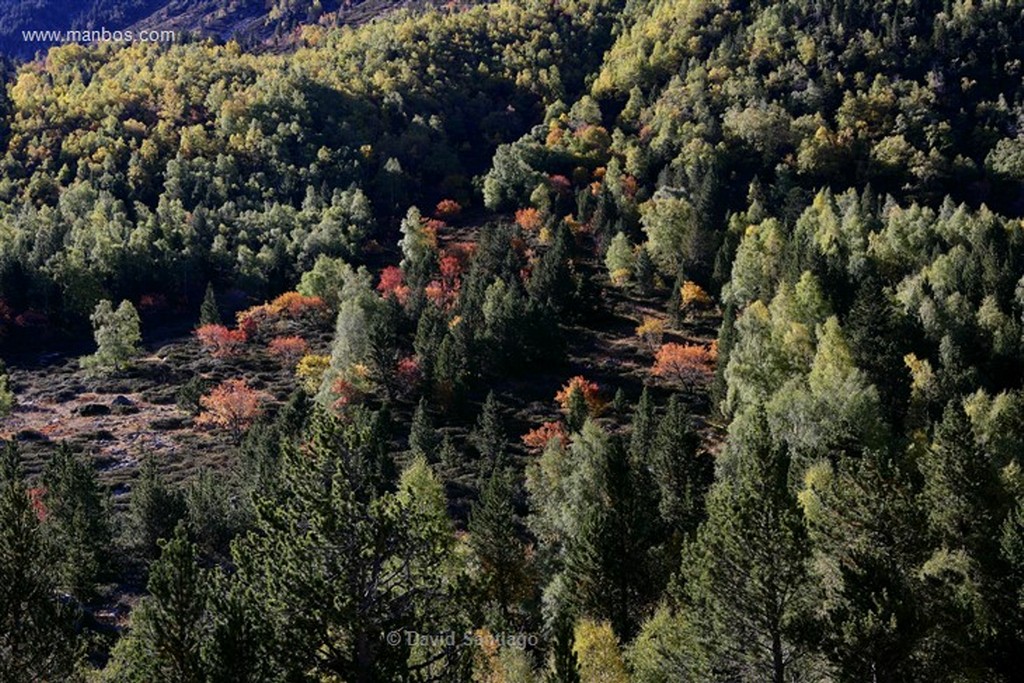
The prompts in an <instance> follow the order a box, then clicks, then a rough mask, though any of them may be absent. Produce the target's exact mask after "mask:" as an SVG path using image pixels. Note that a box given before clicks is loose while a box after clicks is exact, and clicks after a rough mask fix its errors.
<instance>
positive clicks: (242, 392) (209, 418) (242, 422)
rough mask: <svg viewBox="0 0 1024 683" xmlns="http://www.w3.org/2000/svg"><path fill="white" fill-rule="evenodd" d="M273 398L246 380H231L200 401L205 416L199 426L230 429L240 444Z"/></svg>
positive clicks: (198, 421) (201, 415)
mask: <svg viewBox="0 0 1024 683" xmlns="http://www.w3.org/2000/svg"><path fill="white" fill-rule="evenodd" d="M269 399H270V396H269V395H268V394H266V393H265V392H262V391H257V390H256V389H253V388H252V387H250V386H249V383H248V382H246V381H245V380H244V379H229V380H225V381H223V382H221V383H220V384H219V385H217V386H216V387H215V388H214V389H213V391H211V392H210V393H209V394H207V395H206V396H203V397H202V398H200V399H199V405H200V406H202V407H203V412H202V413H200V415H199V417H197V418H196V424H197V425H200V426H203V427H220V428H222V429H227V430H228V431H230V432H231V435H232V436H233V437H234V438H235V441H236V442H237V441H240V440H241V438H242V434H243V433H244V432H245V430H247V429H248V428H249V427H251V426H252V424H253V423H254V422H255V421H256V420H257V419H258V418H259V417H260V416H261V415H262V414H263V405H264V404H265V403H266V402H267V401H268V400H269Z"/></svg>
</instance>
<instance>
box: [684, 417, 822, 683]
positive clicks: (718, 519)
mask: <svg viewBox="0 0 1024 683" xmlns="http://www.w3.org/2000/svg"><path fill="white" fill-rule="evenodd" d="M757 423H758V429H757V430H755V431H756V433H757V438H751V439H750V440H749V442H748V443H743V444H737V445H738V446H740V451H739V456H738V460H739V462H738V465H737V467H738V471H737V473H736V478H735V481H732V480H722V481H719V482H718V483H717V484H716V485H715V487H714V488H713V489H712V490H711V493H710V495H709V496H708V506H707V509H708V518H707V521H706V522H705V523H704V524H703V526H701V528H700V531H699V532H698V534H697V539H696V541H695V542H694V543H693V544H692V545H691V546H690V547H689V548H688V549H687V552H686V553H685V557H684V561H683V567H682V575H683V577H684V583H683V585H684V594H683V596H682V598H683V602H684V604H685V605H686V607H685V609H686V610H687V611H688V612H690V613H692V614H693V619H694V622H695V625H696V627H697V632H698V633H700V643H699V648H700V650H702V651H703V652H704V654H705V657H706V658H707V660H708V661H709V663H710V666H711V667H712V668H713V669H714V670H716V672H717V673H718V675H719V676H722V677H723V678H727V679H728V680H741V681H772V682H773V683H786V681H790V680H792V679H793V678H795V677H797V676H798V675H799V672H800V671H801V664H802V659H803V657H804V655H805V652H804V651H803V649H802V648H801V646H800V645H799V642H800V641H799V638H798V633H799V631H800V628H801V624H802V622H803V621H804V619H805V618H806V617H805V611H806V607H805V604H804V602H805V600H806V597H807V575H806V571H807V570H806V560H807V555H808V547H807V539H806V534H805V531H804V528H803V522H802V518H801V514H800V511H799V509H798V508H797V504H796V500H795V499H794V497H793V496H792V494H791V493H790V491H789V488H788V457H787V455H786V453H785V452H784V451H781V450H778V449H775V448H773V447H772V446H770V445H769V444H770V439H769V438H768V428H767V424H766V423H765V419H764V417H763V415H760V416H758V418H757Z"/></svg>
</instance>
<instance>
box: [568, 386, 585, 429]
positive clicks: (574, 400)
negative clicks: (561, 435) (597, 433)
mask: <svg viewBox="0 0 1024 683" xmlns="http://www.w3.org/2000/svg"><path fill="white" fill-rule="evenodd" d="M589 417H590V406H589V405H587V397H586V396H585V395H584V393H583V390H582V389H580V388H579V387H573V388H572V391H570V392H569V397H568V399H567V400H566V410H565V426H566V427H568V428H569V431H570V432H571V433H576V432H578V431H580V430H581V429H583V425H584V424H586V422H587V419H588V418H589Z"/></svg>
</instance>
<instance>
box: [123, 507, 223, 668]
mask: <svg viewBox="0 0 1024 683" xmlns="http://www.w3.org/2000/svg"><path fill="white" fill-rule="evenodd" d="M160 546H161V551H160V558H159V559H158V560H156V561H155V562H153V565H152V567H151V568H150V574H149V581H148V582H147V584H146V589H147V591H148V595H147V596H146V597H145V598H143V599H142V601H141V602H140V603H139V605H138V606H137V607H136V608H135V610H134V611H133V612H132V619H131V630H130V631H129V634H128V636H126V637H125V638H124V639H123V640H121V641H120V642H119V643H118V645H117V647H116V648H115V649H114V652H113V661H112V662H111V664H110V665H109V668H108V671H107V673H108V675H111V674H112V675H114V676H116V678H117V679H118V680H123V681H139V682H140V683H141V682H142V681H176V682H180V683H201V682H202V681H205V680H206V675H205V669H204V665H203V660H202V647H203V642H204V639H205V638H206V632H207V629H208V623H207V622H208V614H207V609H206V605H207V594H208V586H207V581H206V577H205V576H204V572H203V570H202V569H200V567H199V565H198V563H197V556H196V547H195V546H194V545H193V544H192V543H191V542H190V541H189V540H188V536H187V534H186V531H185V525H184V524H183V523H181V524H178V526H177V527H176V529H175V531H174V535H173V536H172V537H171V538H170V539H168V540H163V541H161V543H160Z"/></svg>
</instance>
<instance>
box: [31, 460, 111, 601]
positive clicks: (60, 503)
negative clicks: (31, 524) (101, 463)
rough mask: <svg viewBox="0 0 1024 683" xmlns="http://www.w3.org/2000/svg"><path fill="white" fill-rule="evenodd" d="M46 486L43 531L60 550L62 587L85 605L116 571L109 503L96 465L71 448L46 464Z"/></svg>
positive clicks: (59, 564) (59, 562)
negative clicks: (111, 571) (112, 567)
mask: <svg viewBox="0 0 1024 683" xmlns="http://www.w3.org/2000/svg"><path fill="white" fill-rule="evenodd" d="M42 485H43V488H44V490H45V495H44V496H43V501H44V504H45V506H46V519H45V523H44V525H43V527H44V530H45V531H46V535H47V537H48V538H49V540H50V542H51V543H52V544H53V547H54V548H55V551H56V555H57V558H56V573H57V577H58V585H59V586H60V588H61V589H62V590H65V591H67V592H69V593H71V594H72V595H74V596H76V597H77V598H78V599H80V600H81V599H86V598H89V597H91V596H92V595H93V592H94V590H95V587H96V583H97V582H98V581H99V580H101V579H102V578H103V577H104V575H105V574H106V573H107V572H108V571H109V569H110V544H111V538H112V534H111V530H110V521H109V520H110V514H111V509H110V506H109V500H108V499H107V497H106V495H105V494H104V493H103V492H102V490H101V489H100V485H99V482H98V481H97V479H96V471H95V469H94V468H93V467H92V464H91V463H89V462H86V461H85V460H83V459H82V458H81V457H79V456H77V455H76V454H75V453H74V452H73V451H72V450H71V448H70V447H69V446H67V444H61V446H60V448H58V449H57V452H56V453H55V454H54V456H53V458H51V459H50V461H49V462H47V463H46V468H45V470H44V471H43V476H42Z"/></svg>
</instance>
